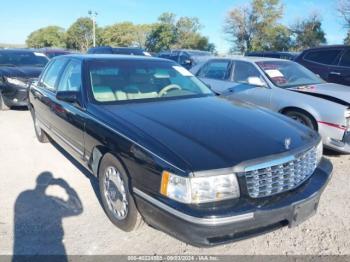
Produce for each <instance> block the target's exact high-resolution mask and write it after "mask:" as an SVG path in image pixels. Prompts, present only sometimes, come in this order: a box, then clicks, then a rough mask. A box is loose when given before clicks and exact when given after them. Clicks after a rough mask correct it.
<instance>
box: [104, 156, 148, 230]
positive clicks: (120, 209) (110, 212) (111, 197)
mask: <svg viewBox="0 0 350 262" xmlns="http://www.w3.org/2000/svg"><path fill="white" fill-rule="evenodd" d="M129 185H130V184H129V178H128V176H127V174H126V171H125V169H124V168H123V165H122V164H121V163H120V161H119V160H118V159H117V158H116V157H114V156H113V155H111V154H106V155H105V156H104V157H103V159H102V160H101V165H100V168H99V188H100V195H101V199H102V204H103V208H104V210H105V212H106V214H107V216H108V218H109V219H110V220H111V221H112V223H113V224H114V225H116V226H117V227H118V228H120V229H121V230H123V231H126V232H130V231H133V230H135V229H137V228H139V227H140V225H142V222H143V220H142V217H141V215H140V214H139V212H138V210H137V208H136V204H135V201H134V198H133V196H132V194H131V191H130V187H129Z"/></svg>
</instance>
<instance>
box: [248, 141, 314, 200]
mask: <svg viewBox="0 0 350 262" xmlns="http://www.w3.org/2000/svg"><path fill="white" fill-rule="evenodd" d="M273 162H274V163H273ZM273 162H271V166H263V164H262V165H257V166H256V169H254V167H250V168H249V167H248V168H247V169H246V170H248V171H245V172H244V173H243V175H244V176H245V179H246V184H247V190H248V194H249V196H250V197H252V198H260V197H267V196H271V195H275V194H279V193H282V192H285V191H288V190H292V189H294V188H296V187H298V186H299V185H301V184H302V183H303V182H304V181H306V180H307V179H308V178H309V177H310V176H311V175H312V174H313V172H314V171H315V169H316V167H317V157H316V148H315V147H314V148H312V149H310V150H308V151H306V152H304V153H301V154H299V155H297V156H295V157H294V156H293V157H290V158H287V159H285V160H283V159H281V161H278V160H277V161H273Z"/></svg>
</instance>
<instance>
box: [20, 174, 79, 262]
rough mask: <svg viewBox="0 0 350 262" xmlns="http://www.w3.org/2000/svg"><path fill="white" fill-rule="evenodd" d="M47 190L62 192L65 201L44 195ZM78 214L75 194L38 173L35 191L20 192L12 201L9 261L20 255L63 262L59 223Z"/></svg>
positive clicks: (62, 231)
mask: <svg viewBox="0 0 350 262" xmlns="http://www.w3.org/2000/svg"><path fill="white" fill-rule="evenodd" d="M50 186H58V187H61V188H62V189H64V191H65V192H66V194H67V195H68V199H67V200H64V199H62V198H59V197H56V196H51V195H47V194H46V191H47V189H48V188H49V187H50ZM82 212H83V207H82V203H81V200H80V199H79V196H78V194H77V193H76V191H75V190H74V189H73V188H71V187H70V186H69V184H68V183H67V182H66V181H65V180H63V179H55V178H54V177H53V175H52V173H50V172H43V173H41V174H40V175H39V176H38V178H37V180H36V187H35V188H34V189H33V190H27V191H24V192H22V193H21V194H20V195H19V196H18V197H17V200H16V204H15V221H14V247H13V254H14V259H13V261H16V256H23V255H24V256H28V255H29V256H33V255H34V256H35V255H40V256H42V255H57V256H60V257H61V260H60V261H65V260H66V250H65V247H64V244H63V237H64V229H63V225H62V220H63V218H65V217H71V216H78V215H80V214H81V213H82ZM62 256H63V257H62ZM17 258H19V257H17ZM62 258H63V259H62Z"/></svg>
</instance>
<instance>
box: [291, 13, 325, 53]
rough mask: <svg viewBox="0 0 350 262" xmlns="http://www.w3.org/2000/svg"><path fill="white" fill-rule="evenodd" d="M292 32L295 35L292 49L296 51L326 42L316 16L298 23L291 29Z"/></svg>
mask: <svg viewBox="0 0 350 262" xmlns="http://www.w3.org/2000/svg"><path fill="white" fill-rule="evenodd" d="M292 31H293V33H294V35H295V43H294V47H295V49H296V50H303V49H305V48H310V47H315V46H318V45H320V44H324V43H326V42H327V41H326V37H325V33H324V31H323V29H322V21H321V19H320V17H319V16H318V15H317V14H313V15H311V16H310V17H308V18H306V19H304V20H302V21H298V22H297V23H296V24H295V25H294V26H293V27H292Z"/></svg>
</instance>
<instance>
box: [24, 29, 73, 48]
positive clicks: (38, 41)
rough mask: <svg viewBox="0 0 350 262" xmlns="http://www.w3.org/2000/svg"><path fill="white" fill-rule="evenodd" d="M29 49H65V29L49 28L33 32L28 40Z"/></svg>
mask: <svg viewBox="0 0 350 262" xmlns="http://www.w3.org/2000/svg"><path fill="white" fill-rule="evenodd" d="M26 44H27V46H28V47H33V48H42V47H65V46H66V44H65V32H64V29H63V28H61V27H58V26H48V27H44V28H40V29H38V30H36V31H34V32H32V33H31V34H30V35H29V36H28V38H27V40H26Z"/></svg>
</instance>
